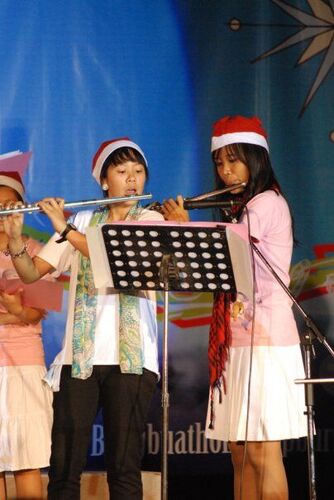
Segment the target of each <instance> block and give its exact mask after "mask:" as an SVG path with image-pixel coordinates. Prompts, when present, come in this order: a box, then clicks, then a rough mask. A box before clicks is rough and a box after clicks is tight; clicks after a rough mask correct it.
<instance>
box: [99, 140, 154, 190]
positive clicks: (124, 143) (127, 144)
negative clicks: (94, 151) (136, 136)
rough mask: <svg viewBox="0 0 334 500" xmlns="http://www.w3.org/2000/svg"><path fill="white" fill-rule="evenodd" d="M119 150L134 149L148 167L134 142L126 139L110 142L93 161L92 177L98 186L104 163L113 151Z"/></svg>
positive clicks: (141, 152)
mask: <svg viewBox="0 0 334 500" xmlns="http://www.w3.org/2000/svg"><path fill="white" fill-rule="evenodd" d="M119 148H132V149H135V150H136V151H138V152H139V153H140V154H141V155H142V157H143V158H144V161H145V163H146V166H148V164H147V160H146V158H145V155H144V153H143V151H142V150H141V148H140V147H139V146H138V145H137V144H136V143H135V142H132V141H128V140H126V139H122V140H120V141H114V142H111V143H110V144H107V146H106V147H105V148H104V149H103V150H102V151H101V153H100V155H99V156H98V158H97V159H96V161H95V165H94V168H93V172H92V175H93V177H94V178H95V180H96V181H97V183H98V184H101V182H100V176H101V170H102V167H103V164H104V162H105V161H106V159H107V158H108V156H109V155H111V153H113V152H114V151H116V149H119Z"/></svg>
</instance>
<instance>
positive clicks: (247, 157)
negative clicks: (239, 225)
mask: <svg viewBox="0 0 334 500" xmlns="http://www.w3.org/2000/svg"><path fill="white" fill-rule="evenodd" d="M226 149H227V152H228V153H229V154H230V155H232V156H235V157H236V158H238V160H240V161H242V162H243V163H244V164H245V165H247V167H248V170H249V181H248V183H247V186H246V189H245V191H244V193H243V199H244V200H246V201H249V200H250V199H251V198H253V197H254V196H256V195H257V194H260V193H263V191H267V190H268V189H272V190H274V191H275V192H276V193H282V190H281V187H280V185H279V183H278V180H277V179H276V176H275V174H274V171H273V168H272V165H271V161H270V157H269V154H268V151H267V150H266V149H265V148H263V147H262V146H257V145H255V144H244V143H237V144H229V145H228V146H226ZM219 151H220V149H218V150H216V151H214V152H213V153H212V159H213V162H214V164H215V163H216V160H217V159H218V155H219ZM215 178H216V188H217V189H220V188H223V187H224V186H225V184H224V183H223V181H222V180H221V179H220V177H219V175H218V172H217V168H216V166H215ZM232 196H233V195H232Z"/></svg>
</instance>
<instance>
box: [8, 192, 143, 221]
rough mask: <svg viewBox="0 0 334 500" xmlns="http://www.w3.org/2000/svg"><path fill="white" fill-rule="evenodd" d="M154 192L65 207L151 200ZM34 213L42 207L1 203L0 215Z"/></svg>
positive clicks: (90, 201)
mask: <svg viewBox="0 0 334 500" xmlns="http://www.w3.org/2000/svg"><path fill="white" fill-rule="evenodd" d="M151 198H152V194H139V195H133V196H117V197H115V198H101V199H100V200H81V201H68V202H65V203H64V208H78V207H88V206H91V205H111V204H112V203H120V202H122V201H140V200H150V199H151ZM24 212H26V213H32V212H42V209H41V208H40V207H39V206H38V205H36V204H34V205H30V204H25V205H22V206H20V207H16V208H1V205H0V216H3V215H11V214H20V213H24Z"/></svg>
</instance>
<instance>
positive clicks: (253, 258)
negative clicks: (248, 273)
mask: <svg viewBox="0 0 334 500" xmlns="http://www.w3.org/2000/svg"><path fill="white" fill-rule="evenodd" d="M244 209H245V213H246V218H247V226H248V241H249V247H250V255H251V266H252V278H253V290H252V305H253V316H252V328H251V345H250V351H249V369H248V384H247V410H246V429H245V441H244V450H243V457H242V466H241V474H240V488H239V500H242V496H243V480H244V471H245V465H246V458H247V445H248V426H249V414H250V401H251V381H252V370H253V348H254V333H255V314H256V299H255V278H256V272H255V254H254V250H253V247H252V245H251V242H252V236H251V225H250V217H249V211H248V208H247V206H245V207H244Z"/></svg>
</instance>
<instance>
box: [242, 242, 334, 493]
mask: <svg viewBox="0 0 334 500" xmlns="http://www.w3.org/2000/svg"><path fill="white" fill-rule="evenodd" d="M250 246H251V248H252V249H253V250H254V252H255V253H256V255H258V257H259V258H260V259H261V260H262V262H263V263H264V264H265V266H266V267H267V268H268V269H269V271H270V273H271V274H272V275H273V276H274V278H275V280H276V281H277V282H278V283H279V285H280V286H281V287H282V288H283V290H284V291H285V293H286V294H287V295H288V296H289V298H290V299H291V301H292V302H293V304H294V305H295V306H296V308H297V309H298V311H299V313H300V314H301V316H302V317H303V318H304V321H305V325H306V330H305V332H304V333H303V337H302V339H301V344H302V345H303V348H304V361H305V374H306V378H305V379H304V380H300V379H297V380H295V383H297V384H300V383H303V384H305V404H306V415H307V456H308V479H309V495H310V496H309V498H310V500H316V498H317V496H316V484H315V483H316V481H315V479H316V475H315V460H314V409H313V408H314V397H313V384H314V383H332V382H334V379H318V380H317V379H312V378H311V358H312V355H313V356H314V347H313V344H312V342H313V340H314V339H315V338H316V339H317V340H318V341H319V342H320V343H321V344H322V345H323V346H325V348H326V349H327V351H328V352H329V353H330V355H331V356H332V358H334V351H333V349H332V347H331V346H330V345H329V344H328V342H327V340H326V338H325V337H324V336H323V335H322V333H321V332H320V331H319V329H318V327H317V326H316V325H315V323H314V322H313V320H312V319H311V318H310V317H309V316H308V314H307V313H306V312H305V311H304V309H303V308H302V306H301V305H300V304H299V302H298V301H297V299H296V298H295V297H294V296H293V295H292V293H291V292H290V290H289V288H288V287H287V286H286V285H285V283H283V281H282V280H281V278H280V277H279V276H278V274H277V273H276V271H275V270H274V269H273V268H272V266H271V265H270V264H269V262H268V261H267V259H266V258H265V257H264V255H263V254H262V253H261V252H260V250H259V249H258V248H257V246H256V245H255V243H254V242H253V241H252V239H251V238H250Z"/></svg>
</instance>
